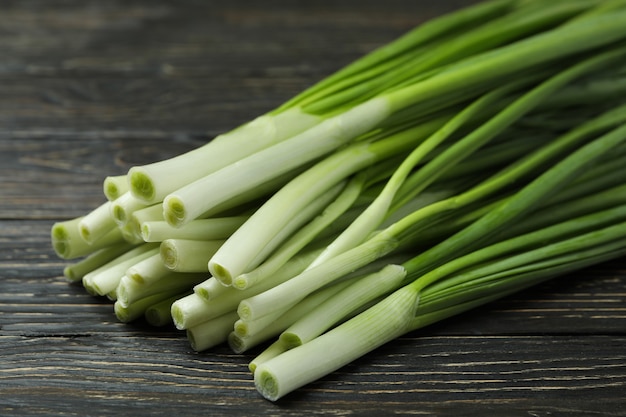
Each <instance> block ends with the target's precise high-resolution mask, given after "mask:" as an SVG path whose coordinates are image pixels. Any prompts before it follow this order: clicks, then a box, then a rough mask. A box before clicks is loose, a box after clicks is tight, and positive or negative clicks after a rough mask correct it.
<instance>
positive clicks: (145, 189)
mask: <svg viewBox="0 0 626 417" xmlns="http://www.w3.org/2000/svg"><path fill="white" fill-rule="evenodd" d="M128 175H129V178H130V179H129V182H130V192H131V193H132V194H133V195H134V196H135V197H137V198H139V199H141V200H144V201H146V202H152V200H153V199H154V197H155V195H156V190H155V188H154V183H153V182H152V179H151V178H150V176H149V175H148V174H147V173H145V172H143V171H142V170H141V169H140V167H133V168H131V169H130V170H129V171H128Z"/></svg>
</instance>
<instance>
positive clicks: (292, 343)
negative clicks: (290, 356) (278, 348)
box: [279, 332, 302, 349]
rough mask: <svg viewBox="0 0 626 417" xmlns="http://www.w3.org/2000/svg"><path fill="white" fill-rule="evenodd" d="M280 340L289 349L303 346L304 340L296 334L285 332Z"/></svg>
mask: <svg viewBox="0 0 626 417" xmlns="http://www.w3.org/2000/svg"><path fill="white" fill-rule="evenodd" d="M279 340H280V341H281V343H282V344H283V345H285V346H286V347H287V348H288V349H292V348H295V347H297V346H300V345H301V344H302V339H300V336H298V335H297V334H295V333H291V332H283V333H281V335H280V337H279Z"/></svg>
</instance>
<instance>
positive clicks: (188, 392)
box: [0, 334, 626, 416]
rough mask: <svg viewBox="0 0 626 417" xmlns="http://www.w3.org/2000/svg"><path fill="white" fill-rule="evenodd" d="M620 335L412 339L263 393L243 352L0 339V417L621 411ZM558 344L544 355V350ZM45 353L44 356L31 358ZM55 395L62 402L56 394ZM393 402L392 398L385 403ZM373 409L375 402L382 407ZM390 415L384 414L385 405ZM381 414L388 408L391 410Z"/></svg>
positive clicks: (112, 341)
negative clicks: (270, 396)
mask: <svg viewBox="0 0 626 417" xmlns="http://www.w3.org/2000/svg"><path fill="white" fill-rule="evenodd" d="M624 342H626V339H625V338H624V337H621V338H608V337H604V336H589V337H587V338H574V337H513V338H511V337H506V338H503V337H482V336H481V337H462V338H451V337H412V338H401V339H399V340H397V341H396V342H395V343H393V344H390V345H387V346H385V347H383V348H381V349H378V350H377V351H376V353H375V354H374V355H369V356H367V357H364V358H362V359H360V360H358V361H356V362H354V363H353V364H351V365H348V366H346V367H345V368H343V369H342V370H340V371H339V372H336V373H334V374H332V375H330V376H328V377H325V378H322V379H321V380H319V381H317V382H315V383H313V384H311V385H310V386H308V387H306V388H305V389H302V390H300V391H298V392H297V393H294V394H293V395H291V396H289V397H286V398H285V401H283V402H281V403H279V404H269V403H267V402H266V401H264V400H262V399H261V398H260V397H259V395H258V394H257V393H255V392H254V388H253V385H252V381H251V376H250V375H249V373H248V371H247V369H246V364H245V360H243V359H244V358H242V357H240V356H236V355H233V354H231V353H229V352H228V351H227V350H224V349H218V350H217V351H215V352H212V353H211V354H210V355H205V354H200V355H189V354H188V352H186V351H185V348H183V347H182V346H181V345H180V344H177V343H172V341H171V340H167V339H164V338H162V337H147V336H145V335H144V336H142V337H141V338H137V337H132V336H126V335H124V334H119V335H118V336H113V337H100V336H97V337H95V336H91V337H80V336H79V337H72V338H68V337H57V338H52V337H41V338H36V339H33V338H22V337H17V336H9V337H0V343H1V344H2V347H3V349H4V350H3V352H5V353H8V354H10V356H11V361H10V362H9V361H4V362H2V363H1V366H0V371H1V372H0V394H2V396H1V397H0V405H2V406H3V407H4V410H3V411H5V412H6V413H7V414H3V415H18V414H20V415H25V414H26V415H40V414H41V415H50V414H54V415H70V414H74V413H75V412H76V411H77V410H76V409H75V408H74V407H76V405H77V404H80V405H81V407H82V409H84V410H97V414H98V415H113V414H124V415H137V416H142V415H171V414H169V413H173V412H181V413H185V414H186V415H196V414H200V413H205V412H206V413H209V414H211V415H214V414H222V415H275V414H276V413H280V414H281V415H309V414H314V413H321V414H344V413H350V415H371V413H372V411H373V409H379V410H381V409H380V407H381V406H383V405H386V406H388V407H389V406H391V404H393V413H394V414H405V413H407V414H408V413H412V412H413V413H414V412H419V414H420V415H427V416H430V415H440V414H441V413H445V412H450V411H452V412H455V413H458V412H459V410H463V411H462V415H466V416H482V415H485V412H491V413H493V412H498V411H500V412H505V413H509V414H506V415H529V414H523V413H530V412H536V413H537V414H535V415H575V416H592V415H605V416H611V415H614V416H617V415H623V413H624V412H625V411H626V408H625V407H626V403H625V402H624V400H623V397H622V396H621V393H622V392H623V388H624V386H625V385H626V365H625V363H624V360H625V359H626V354H625V353H624V351H623V350H622V351H621V354H616V348H617V347H619V346H620V345H623V343H624ZM546 350H550V351H553V352H558V354H557V355H550V356H546V355H545V351H546ZM42 357H45V358H46V360H45V362H42V361H41V360H37V359H35V358H42ZM60 398H62V400H59V399H60ZM389 401H392V402H389ZM381 411H382V410H381ZM384 414H387V413H384ZM389 414H390V413H389Z"/></svg>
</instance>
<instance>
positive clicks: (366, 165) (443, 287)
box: [52, 0, 626, 400]
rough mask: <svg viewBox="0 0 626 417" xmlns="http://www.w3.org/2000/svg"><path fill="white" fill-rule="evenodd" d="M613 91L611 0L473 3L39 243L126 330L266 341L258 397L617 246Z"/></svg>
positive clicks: (615, 64)
mask: <svg viewBox="0 0 626 417" xmlns="http://www.w3.org/2000/svg"><path fill="white" fill-rule="evenodd" d="M625 92H626V1H624V0H620V1H617V0H615V1H601V0H555V1H550V2H546V1H543V0H495V1H490V2H485V3H481V4H478V5H474V6H471V7H469V8H465V9H462V10H459V11H456V12H453V13H450V14H448V15H444V16H442V17H439V18H437V19H434V20H431V21H429V22H427V23H424V24H422V25H420V26H418V27H416V28H415V29H414V30H412V31H411V32H409V33H407V34H406V35H405V36H403V37H401V38H399V39H398V40H396V41H394V42H392V43H390V44H388V45H386V46H384V47H382V48H380V49H377V50H375V51H373V52H372V53H370V54H369V55H366V56H365V57H363V58H361V59H359V60H357V61H356V62H354V63H353V64H351V65H349V66H347V67H345V68H343V69H341V70H339V71H338V72H336V73H335V74H333V75H331V76H329V77H328V78H326V79H324V80H322V81H321V82H319V83H317V84H315V85H314V86H312V87H311V88H309V89H307V90H306V91H304V92H303V93H301V94H300V95H298V96H296V97H294V98H293V99H292V100H290V101H288V102H286V103H285V104H283V105H282V106H280V107H278V108H276V109H275V110H273V111H270V112H268V113H267V114H265V115H262V116H260V117H258V118H257V119H255V120H253V121H251V122H249V123H247V124H245V125H243V126H240V127H238V128H236V129H234V130H232V131H230V132H227V133H224V134H222V135H220V136H218V137H216V138H214V139H213V140H212V141H210V142H209V143H207V144H206V145H204V146H202V147H200V148H197V149H195V150H193V151H190V152H188V153H185V154H182V155H179V156H177V157H174V158H171V159H168V160H164V161H160V162H157V163H153V164H149V165H145V166H136V167H133V168H131V169H130V170H129V171H128V173H127V174H125V175H120V176H110V177H107V178H106V179H105V181H104V194H105V195H106V197H107V200H106V201H105V202H104V203H103V204H102V205H101V206H100V207H98V208H96V209H94V210H93V211H91V212H89V213H87V214H86V215H85V216H83V217H80V218H75V219H71V220H67V221H63V222H58V223H56V224H55V225H54V226H53V228H52V241H53V246H54V249H55V251H56V252H57V254H58V255H59V256H60V257H62V258H64V259H76V261H74V263H72V264H70V265H68V266H67V267H66V268H65V271H64V274H65V276H66V277H67V278H68V279H69V280H71V281H76V282H79V281H80V282H82V284H83V285H84V287H85V288H86V290H87V291H89V292H90V293H92V294H96V295H100V296H106V297H108V298H109V299H111V300H112V301H114V311H115V314H116V315H117V317H118V318H119V320H121V321H123V322H128V321H132V320H135V319H137V318H139V317H145V319H146V320H147V321H148V322H149V323H151V324H154V325H157V326H162V325H166V324H168V323H173V324H174V325H175V326H176V327H177V328H178V329H181V330H185V331H186V334H187V336H188V340H189V342H190V344H191V346H192V347H193V348H194V349H195V350H198V351H202V350H206V349H208V348H210V347H212V346H215V345H218V344H222V343H226V342H227V343H228V344H229V345H230V346H231V347H232V349H233V350H234V351H236V352H245V351H247V350H248V349H250V348H252V347H254V346H258V345H260V344H263V345H264V346H265V347H266V348H265V350H263V351H262V353H261V354H260V355H258V356H257V357H256V358H254V359H253V360H252V361H251V363H250V370H251V371H252V372H253V373H254V380H255V384H256V387H257V389H258V390H259V392H260V393H261V394H262V395H263V396H264V397H266V398H268V399H270V400H276V399H278V398H280V397H282V396H283V395H285V394H287V393H289V392H291V391H293V390H295V389H297V388H299V387H301V386H303V385H305V384H307V383H310V382H312V381H314V380H316V379H318V378H320V377H322V376H324V375H326V374H328V373H331V372H333V371H334V370H336V369H338V368H340V367H341V366H343V365H345V364H347V363H349V362H350V361H352V360H354V359H356V358H358V357H360V356H362V355H364V354H365V353H366V352H369V351H371V350H373V349H375V348H376V347H378V346H380V345H382V344H384V343H386V342H388V341H390V340H393V339H394V338H396V337H399V336H401V335H402V334H405V333H407V332H410V331H412V330H415V329H417V328H420V327H423V326H426V325H428V324H431V323H433V322H436V321H439V320H442V319H444V318H447V317H450V316H453V315H456V314H459V313H461V312H463V311H466V310H468V309H471V308H473V307H476V306H479V305H482V304H485V303H488V302H490V301H492V300H495V299H497V298H500V297H503V296H506V295H508V294H511V293H513V292H516V291H519V290H522V289H525V288H527V287H529V286H531V285H535V284H537V283H539V282H542V281H544V280H546V279H549V278H553V277H556V276H559V275H562V274H565V273H568V272H571V271H573V270H577V269H580V268H584V267H587V266H590V265H593V264H596V263H599V262H604V261H607V260H609V259H613V258H617V257H620V256H623V255H624V254H626V170H625V169H624V167H625V166H626V123H625V122H626V100H625V99H624V96H625ZM78 258H81V259H78ZM329 352H332V354H331V355H329Z"/></svg>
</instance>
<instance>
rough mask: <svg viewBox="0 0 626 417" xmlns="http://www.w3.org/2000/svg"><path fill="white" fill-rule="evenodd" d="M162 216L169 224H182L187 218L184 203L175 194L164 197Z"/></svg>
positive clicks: (176, 225)
mask: <svg viewBox="0 0 626 417" xmlns="http://www.w3.org/2000/svg"><path fill="white" fill-rule="evenodd" d="M163 218H164V219H165V221H166V222H167V223H168V224H169V225H170V226H173V227H180V226H182V225H184V224H185V222H186V220H187V210H186V209H185V203H183V201H182V200H181V199H180V198H179V197H177V196H175V195H169V196H167V197H165V200H163Z"/></svg>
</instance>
